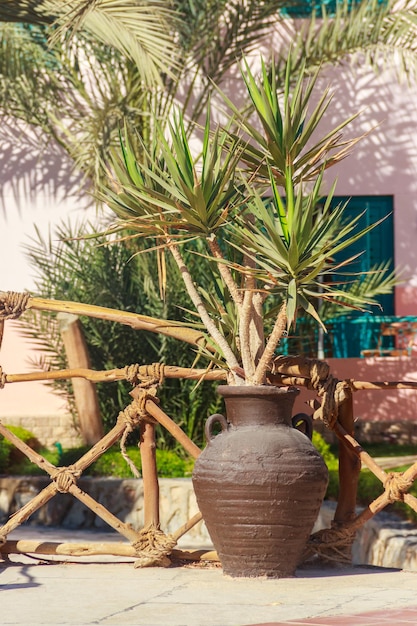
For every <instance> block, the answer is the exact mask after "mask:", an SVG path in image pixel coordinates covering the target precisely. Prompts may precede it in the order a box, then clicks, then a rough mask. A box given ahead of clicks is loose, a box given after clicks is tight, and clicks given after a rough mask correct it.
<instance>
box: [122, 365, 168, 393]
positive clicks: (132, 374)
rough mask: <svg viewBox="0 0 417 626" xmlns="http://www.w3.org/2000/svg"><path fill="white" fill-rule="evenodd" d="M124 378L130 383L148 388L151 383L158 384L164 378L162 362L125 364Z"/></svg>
mask: <svg viewBox="0 0 417 626" xmlns="http://www.w3.org/2000/svg"><path fill="white" fill-rule="evenodd" d="M124 375H125V378H126V380H127V381H128V382H129V383H131V384H132V385H135V386H139V387H143V388H149V387H152V386H153V385H157V386H160V385H162V383H163V382H164V379H165V370H164V364H163V363H152V364H151V365H139V364H137V363H135V364H133V365H126V367H125V368H124Z"/></svg>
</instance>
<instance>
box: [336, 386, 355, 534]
mask: <svg viewBox="0 0 417 626" xmlns="http://www.w3.org/2000/svg"><path fill="white" fill-rule="evenodd" d="M338 422H339V424H340V425H341V426H342V428H343V429H344V431H345V432H346V433H347V434H349V435H351V436H352V437H353V435H354V417H353V399H352V392H351V391H349V393H348V396H347V398H346V399H345V400H344V401H343V402H342V403H341V404H340V406H339V415H338ZM360 471H361V462H360V458H359V456H357V455H356V454H355V453H354V452H353V451H352V450H351V449H349V447H347V446H345V445H340V443H339V497H338V500H337V507H336V512H335V516H334V521H335V522H337V523H345V522H348V521H350V520H352V519H354V518H355V516H356V501H357V493H358V482H359V474H360Z"/></svg>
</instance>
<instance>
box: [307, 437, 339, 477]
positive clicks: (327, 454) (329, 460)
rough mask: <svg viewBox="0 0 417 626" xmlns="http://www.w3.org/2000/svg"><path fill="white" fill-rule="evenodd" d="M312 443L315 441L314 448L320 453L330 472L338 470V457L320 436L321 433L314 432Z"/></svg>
mask: <svg viewBox="0 0 417 626" xmlns="http://www.w3.org/2000/svg"><path fill="white" fill-rule="evenodd" d="M312 441H313V446H314V447H315V448H316V449H317V450H318V451H319V452H320V454H321V456H322V457H323V460H324V462H325V463H326V465H327V467H328V468H329V470H330V469H336V468H337V464H338V460H337V457H336V456H335V455H334V454H333V452H332V451H331V449H330V444H328V443H327V442H326V441H325V439H324V438H323V437H322V436H321V435H320V433H318V432H316V431H313V440H312Z"/></svg>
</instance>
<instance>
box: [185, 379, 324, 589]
mask: <svg viewBox="0 0 417 626" xmlns="http://www.w3.org/2000/svg"><path fill="white" fill-rule="evenodd" d="M218 391H219V393H220V394H221V395H222V396H224V398H225V403H226V414H227V419H226V418H225V417H224V416H223V415H220V414H216V415H212V416H211V417H209V418H208V420H207V423H206V438H207V442H208V443H207V446H206V448H205V449H204V450H203V452H202V453H201V455H200V457H199V458H198V459H197V461H196V463H195V468H194V472H193V484H194V489H195V493H196V497H197V502H198V506H199V508H200V511H201V513H202V515H203V518H204V521H205V523H206V525H207V529H208V532H209V534H210V537H211V539H212V541H213V544H214V547H215V548H216V550H217V552H218V555H219V558H220V561H221V564H222V567H223V571H224V573H225V574H229V575H230V576H269V577H273V578H280V577H284V576H292V575H293V574H294V572H295V569H296V567H297V565H298V563H299V560H300V558H301V555H302V552H303V550H304V547H305V545H306V542H307V539H308V537H309V535H310V533H311V531H312V528H313V525H314V522H315V521H316V518H317V515H318V513H319V509H320V505H321V503H322V500H323V497H324V494H325V492H326V487H327V482H328V471H327V467H326V465H325V463H324V461H323V459H322V457H321V456H320V454H319V453H318V452H317V451H316V449H315V448H314V446H313V445H312V443H311V441H310V440H309V438H308V437H307V436H306V435H304V434H303V433H301V432H299V431H298V430H296V429H295V428H292V426H291V412H292V408H293V404H294V400H295V398H296V396H297V395H298V393H299V391H298V390H297V389H294V388H278V387H268V386H259V387H252V386H248V387H246V386H242V387H232V386H220V387H218ZM216 424H217V425H218V426H220V428H221V432H220V434H217V435H215V434H214V428H215V426H216Z"/></svg>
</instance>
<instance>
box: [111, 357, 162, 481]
mask: <svg viewBox="0 0 417 626" xmlns="http://www.w3.org/2000/svg"><path fill="white" fill-rule="evenodd" d="M125 370H126V379H127V380H130V382H132V383H133V381H135V380H137V378H138V377H139V375H140V378H142V379H143V380H142V383H141V384H139V385H138V386H139V387H140V388H141V390H142V393H141V394H140V396H139V397H138V398H136V399H135V400H133V401H132V402H131V403H130V404H129V405H128V406H127V407H126V408H125V409H124V410H123V411H121V412H120V413H119V415H118V418H117V421H119V420H120V421H123V422H124V423H125V425H126V427H125V429H124V431H123V434H122V437H121V439H120V452H121V454H122V457H123V458H124V460H125V461H126V463H127V464H128V465H129V467H130V469H131V471H132V474H133V475H134V476H135V477H136V478H140V472H139V470H138V468H137V467H136V465H135V464H134V463H133V461H132V459H131V458H130V457H129V455H128V454H127V451H126V441H127V438H128V436H129V435H130V433H131V432H133V430H134V429H135V428H136V427H137V426H139V424H140V422H141V421H143V420H146V421H148V422H155V420H154V419H153V417H152V416H151V415H149V413H148V411H147V410H146V402H147V401H148V400H152V402H155V403H157V402H158V398H157V397H156V393H157V391H158V385H160V384H161V381H162V380H163V377H164V366H163V364H162V363H154V364H153V365H146V366H139V365H129V366H127V367H126V368H125Z"/></svg>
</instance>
